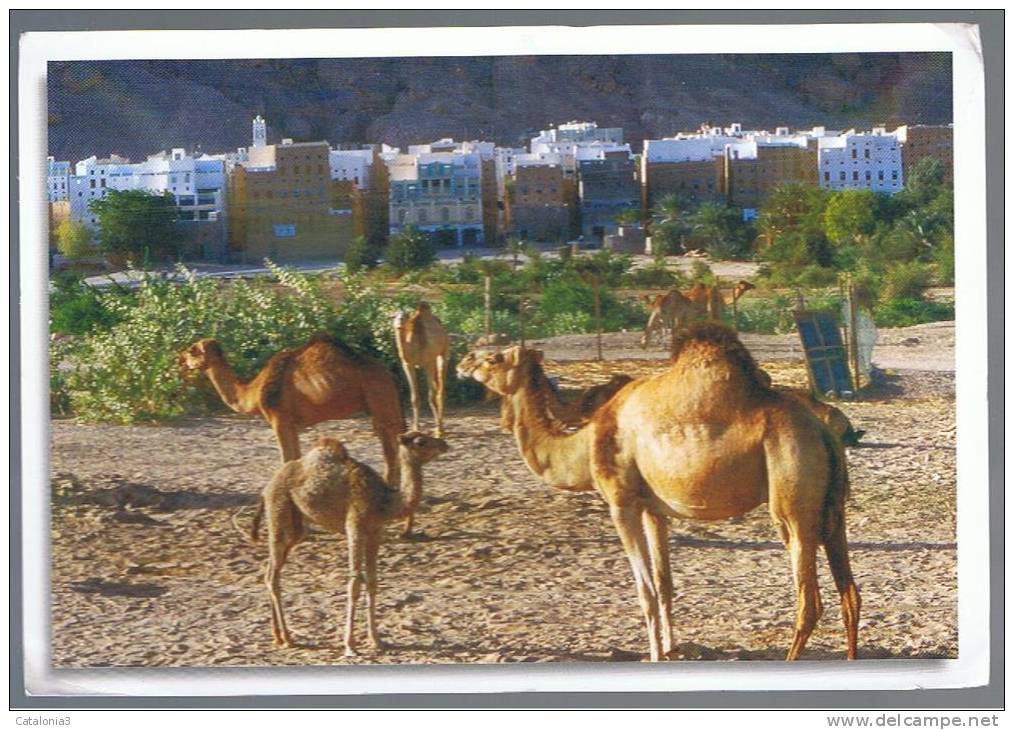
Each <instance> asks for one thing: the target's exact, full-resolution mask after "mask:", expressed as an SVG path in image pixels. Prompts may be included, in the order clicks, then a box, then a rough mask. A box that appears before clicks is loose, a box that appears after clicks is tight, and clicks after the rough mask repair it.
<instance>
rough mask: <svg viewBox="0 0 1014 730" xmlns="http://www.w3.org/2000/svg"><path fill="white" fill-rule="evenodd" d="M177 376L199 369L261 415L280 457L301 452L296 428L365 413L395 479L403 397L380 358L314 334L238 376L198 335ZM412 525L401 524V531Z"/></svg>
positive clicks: (227, 398)
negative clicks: (246, 375) (254, 371)
mask: <svg viewBox="0 0 1014 730" xmlns="http://www.w3.org/2000/svg"><path fill="white" fill-rule="evenodd" d="M178 362H179V365H180V371H181V373H182V374H186V373H188V372H194V371H201V372H203V373H204V374H205V375H207V376H208V380H210V381H211V384H212V385H213V386H214V388H215V391H216V392H217V393H218V395H219V397H221V399H222V401H223V402H224V403H225V404H226V405H227V406H228V407H229V408H231V409H232V410H234V411H236V412H237V413H246V414H259V415H260V416H262V417H263V418H264V419H265V420H266V421H267V422H268V424H269V425H270V426H271V429H272V431H274V434H275V439H276V440H277V441H278V449H279V451H280V452H281V457H282V462H286V461H293V460H294V459H298V458H299V454H300V451H299V432H300V431H301V430H302V429H304V428H308V427H310V426H313V425H315V424H318V423H322V422H324V421H332V420H335V419H339V418H348V417H349V416H354V415H356V414H358V413H368V414H370V416H371V417H372V419H373V432H374V433H375V434H376V435H377V438H379V439H380V444H381V447H382V448H383V451H384V462H385V464H386V469H385V471H384V478H385V479H387V480H388V481H389V482H391V483H394V482H396V481H397V480H398V478H399V474H398V469H399V465H398V434H400V433H401V432H403V431H404V430H405V420H404V417H403V416H402V413H401V396H400V395H399V391H398V383H397V381H396V380H395V378H394V376H393V375H392V374H391V373H390V372H389V371H388V370H387V368H386V367H384V365H383V363H381V362H380V361H378V360H374V359H373V358H370V357H366V356H365V355H360V354H358V353H356V352H353V351H352V350H351V349H349V348H348V347H347V346H346V345H344V344H343V343H341V342H339V341H338V340H336V339H335V338H333V337H329V336H327V335H317V336H316V337H313V338H311V339H310V341H309V342H308V343H307V344H306V345H304V346H303V347H300V348H299V349H295V350H283V351H281V352H279V353H277V354H275V355H273V356H272V357H271V359H270V360H268V362H267V364H266V365H265V366H264V367H263V368H262V369H261V371H260V372H259V373H258V374H257V375H256V376H255V377H253V378H252V379H251V380H249V381H246V382H244V381H242V380H240V379H239V377H238V376H237V375H236V372H235V370H233V368H232V366H231V365H230V364H229V361H228V360H227V359H226V357H225V353H224V352H223V351H222V346H221V345H220V344H219V343H218V341H217V340H213V339H210V338H206V339H203V340H198V341H197V342H195V343H194V344H193V345H191V346H190V347H189V348H187V349H186V350H184V351H183V352H181V353H180V354H179V357H178ZM411 531H412V520H411V517H409V518H408V519H407V520H406V522H405V531H404V534H405V535H406V536H407V535H408V534H410V533H411Z"/></svg>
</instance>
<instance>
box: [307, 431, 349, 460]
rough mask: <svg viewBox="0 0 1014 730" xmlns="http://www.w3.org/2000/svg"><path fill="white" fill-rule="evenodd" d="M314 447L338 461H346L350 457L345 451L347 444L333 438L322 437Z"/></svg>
mask: <svg viewBox="0 0 1014 730" xmlns="http://www.w3.org/2000/svg"><path fill="white" fill-rule="evenodd" d="M313 446H314V448H315V449H320V450H321V451H326V452H327V453H328V454H330V455H332V456H333V457H334V458H336V459H342V460H344V459H347V458H348V456H349V452H348V451H347V450H346V449H345V444H343V443H342V442H341V441H339V440H338V439H336V438H334V437H333V436H321V437H320V438H319V439H317V443H315V444H314V445H313Z"/></svg>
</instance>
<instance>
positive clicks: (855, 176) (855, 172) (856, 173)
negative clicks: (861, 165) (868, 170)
mask: <svg viewBox="0 0 1014 730" xmlns="http://www.w3.org/2000/svg"><path fill="white" fill-rule="evenodd" d="M857 180H859V170H853V171H852V181H853V182H855V181H857Z"/></svg>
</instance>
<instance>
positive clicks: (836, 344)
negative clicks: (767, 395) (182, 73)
mask: <svg viewBox="0 0 1014 730" xmlns="http://www.w3.org/2000/svg"><path fill="white" fill-rule="evenodd" d="M795 317H796V328H797V329H798V330H799V339H800V341H801V342H802V344H803V353H804V355H805V357H806V367H807V370H808V372H809V374H810V386H811V388H812V389H813V390H814V391H815V392H816V393H817V394H818V395H829V394H831V395H836V396H840V395H842V394H845V393H851V392H852V391H853V390H854V388H853V385H852V375H851V374H850V373H849V368H848V360H847V359H846V351H845V344H844V343H843V342H842V339H841V330H839V329H838V315H837V313H836V312H834V311H814V312H796V313H795Z"/></svg>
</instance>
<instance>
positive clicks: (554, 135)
mask: <svg viewBox="0 0 1014 730" xmlns="http://www.w3.org/2000/svg"><path fill="white" fill-rule="evenodd" d="M543 142H610V143H612V144H623V129H622V128H621V127H599V126H598V124H596V123H595V122H576V121H574V122H567V123H566V124H560V125H557V126H556V128H554V129H543V130H542V131H541V132H539V135H538V136H537V137H533V138H532V145H533V146H534V145H536V144H539V143H543ZM532 151H533V152H534V148H533V150H532Z"/></svg>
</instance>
